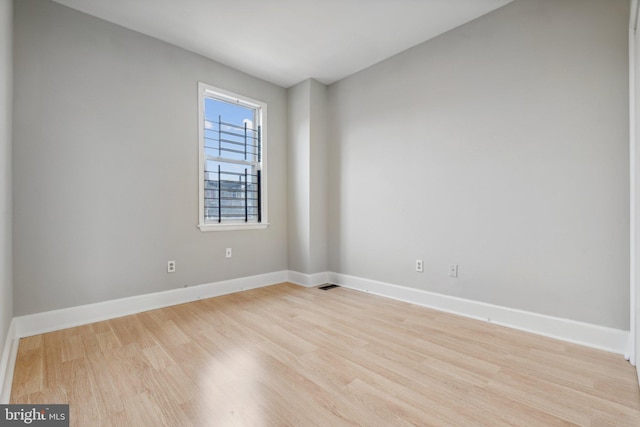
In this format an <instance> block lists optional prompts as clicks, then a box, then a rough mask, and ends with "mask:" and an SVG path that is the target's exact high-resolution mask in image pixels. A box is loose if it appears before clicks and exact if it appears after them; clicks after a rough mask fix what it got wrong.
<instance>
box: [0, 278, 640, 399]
mask: <svg viewBox="0 0 640 427" xmlns="http://www.w3.org/2000/svg"><path fill="white" fill-rule="evenodd" d="M287 281H289V282H292V283H295V284H298V285H301V286H305V287H312V286H318V285H322V284H324V283H335V284H338V285H341V286H344V287H346V288H351V289H355V290H359V291H364V292H369V293H372V294H375V295H380V296H384V297H387V298H392V299H396V300H401V301H405V302H409V303H412V304H417V305H421V306H424V307H429V308H433V309H436V310H440V311H445V312H449V313H453V314H458V315H461V316H465V317H470V318H473V319H478V320H483V321H489V322H492V323H496V324H499V325H502V326H507V327H510V328H514V329H519V330H523V331H527V332H532V333H535V334H539V335H544V336H548V337H551V338H557V339H560V340H564V341H568V342H573V343H576V344H581V345H585V346H588V347H593V348H598V349H602V350H606V351H610V352H613V353H618V354H625V353H626V352H627V342H628V335H629V332H628V331H623V330H619V329H613V328H607V327H603V326H598V325H592V324H589V323H583V322H577V321H574V320H569V319H562V318H557V317H552V316H546V315H542V314H537V313H532V312H527V311H522V310H516V309H512V308H507V307H501V306H497V305H492V304H487V303H482V302H478V301H472V300H467V299H463V298H458V297H452V296H447V295H442V294H437V293H433V292H428V291H424V290H420V289H414V288H407V287H404V286H398V285H392V284H389V283H384V282H379V281H375V280H370V279H364V278H359V277H354V276H349V275H346V274H338V273H332V272H323V273H316V274H303V273H298V272H295V271H287V270H284V271H278V272H274V273H267V274H261V275H257V276H250V277H243V278H239V279H231V280H225V281H221V282H215V283H208V284H204V285H198V286H191V287H187V288H179V289H172V290H168V291H163V292H157V293H153V294H146V295H139V296H134V297H129V298H122V299H118V300H111V301H104V302H99V303H95V304H87V305H82V306H77V307H70V308H64V309H60V310H53V311H48V312H43V313H36V314H30V315H26V316H19V317H15V318H14V319H13V320H12V322H11V325H10V326H9V331H8V333H7V338H6V340H5V345H4V348H3V352H2V355H1V356H0V357H1V358H0V404H5V403H8V402H9V397H10V395H11V382H12V379H13V370H14V367H15V360H16V355H17V351H18V342H19V339H20V338H23V337H27V336H31V335H37V334H41V333H46V332H52V331H56V330H60V329H66V328H70V327H73V326H79V325H84V324H88V323H93V322H98V321H102V320H108V319H113V318H116V317H121V316H126V315H129V314H135V313H140V312H143V311H148V310H154V309H157V308H162V307H168V306H172V305H176V304H183V303H186V302H191V301H197V300H199V299H203V298H212V297H216V296H221V295H226V294H230V293H234V292H240V291H243V290H248V289H255V288H260V287H264V286H270V285H274V284H277V283H282V282H287ZM638 372H639V380H640V370H639V371H638Z"/></svg>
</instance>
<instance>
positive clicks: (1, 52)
mask: <svg viewBox="0 0 640 427" xmlns="http://www.w3.org/2000/svg"><path fill="white" fill-rule="evenodd" d="M12 3H13V2H12V0H0V354H2V347H3V346H4V342H5V338H6V336H7V335H6V334H7V330H8V329H9V324H10V323H11V318H12V317H13V284H12V279H11V269H12V267H11V264H12V261H11V259H12V256H11V217H12V215H11V109H12V107H11V104H12V96H11V93H12V80H11V76H12V68H13V65H12V50H13V43H12V40H13V37H12V34H13V32H12V20H13V16H12Z"/></svg>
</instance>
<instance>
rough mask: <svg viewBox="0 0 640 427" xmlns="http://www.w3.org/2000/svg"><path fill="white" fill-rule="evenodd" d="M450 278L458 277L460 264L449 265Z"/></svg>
mask: <svg viewBox="0 0 640 427" xmlns="http://www.w3.org/2000/svg"><path fill="white" fill-rule="evenodd" d="M449 277H458V264H449Z"/></svg>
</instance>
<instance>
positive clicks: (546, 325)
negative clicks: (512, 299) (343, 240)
mask: <svg viewBox="0 0 640 427" xmlns="http://www.w3.org/2000/svg"><path fill="white" fill-rule="evenodd" d="M329 281H330V282H331V283H335V284H337V285H340V286H344V287H345V288H350V289H355V290H359V291H364V292H369V293H372V294H375V295H380V296H384V297H388V298H393V299H396V300H400V301H405V302H409V303H412V304H417V305H421V306H424V307H429V308H433V309H436V310H440V311H445V312H449V313H453V314H458V315H461V316H464V317H470V318H472V319H478V320H483V321H485V322H491V323H495V324H498V325H501V326H507V327H509V328H513V329H519V330H521V331H526V332H531V333H534V334H538V335H543V336H546V337H550V338H556V339H560V340H563V341H568V342H572V343H575V344H581V345H584V346H588V347H592V348H597V349H600V350H605V351H609V352H612V353H617V354H622V355H624V354H626V353H627V350H628V348H627V346H628V337H629V331H624V330H620V329H613V328H607V327H604V326H599V325H593V324H590V323H584V322H578V321H575V320H570V319H562V318H559V317H553V316H547V315H544V314H538V313H532V312H528V311H524V310H517V309H513V308H508V307H502V306H498V305H493V304H487V303H483V302H478V301H473V300H468V299H464V298H458V297H453V296H448V295H443V294H438V293H434V292H428V291H424V290H420V289H414V288H407V287H404V286H398V285H392V284H389V283H384V282H379V281H376V280H370V279H363V278H360V277H354V276H349V275H346V274H338V273H330V274H329Z"/></svg>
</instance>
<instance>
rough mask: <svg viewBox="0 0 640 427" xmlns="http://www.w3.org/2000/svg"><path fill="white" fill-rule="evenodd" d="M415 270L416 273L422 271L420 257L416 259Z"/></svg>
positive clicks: (422, 264)
mask: <svg viewBox="0 0 640 427" xmlns="http://www.w3.org/2000/svg"><path fill="white" fill-rule="evenodd" d="M416 271H417V272H418V273H422V272H424V263H423V262H422V260H421V259H417V260H416Z"/></svg>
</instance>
